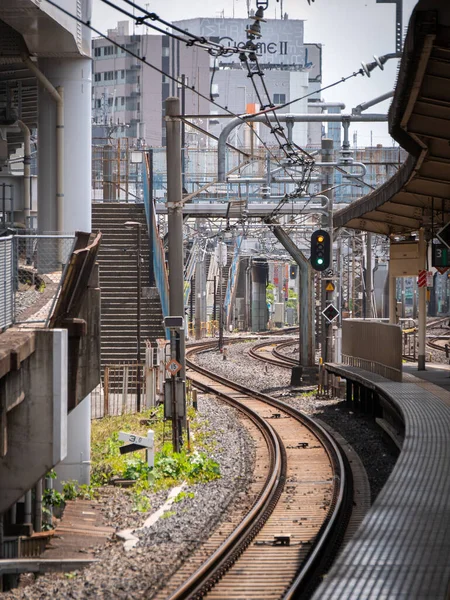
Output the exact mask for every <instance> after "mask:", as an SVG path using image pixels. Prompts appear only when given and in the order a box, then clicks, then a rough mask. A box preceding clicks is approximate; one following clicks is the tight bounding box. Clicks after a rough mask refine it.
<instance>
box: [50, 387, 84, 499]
mask: <svg viewBox="0 0 450 600" xmlns="http://www.w3.org/2000/svg"><path fill="white" fill-rule="evenodd" d="M90 460H91V397H90V395H89V396H87V398H85V399H84V400H83V401H82V402H81V403H80V404H78V406H76V407H75V408H74V409H73V410H72V411H71V412H70V413H69V416H68V419H67V456H66V458H65V459H64V460H63V461H62V462H60V463H59V465H57V466H56V467H55V471H56V474H57V475H58V478H57V480H56V481H55V487H56V488H58V489H59V490H60V489H61V487H62V486H61V482H62V481H69V480H74V481H78V483H79V484H86V485H89V483H90Z"/></svg>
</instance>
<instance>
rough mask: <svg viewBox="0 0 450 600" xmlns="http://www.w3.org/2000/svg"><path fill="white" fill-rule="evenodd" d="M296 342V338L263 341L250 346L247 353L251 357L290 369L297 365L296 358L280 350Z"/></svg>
mask: <svg viewBox="0 0 450 600" xmlns="http://www.w3.org/2000/svg"><path fill="white" fill-rule="evenodd" d="M294 344H298V340H289V341H287V342H263V343H261V344H256V345H255V346H252V347H251V348H250V350H249V354H250V356H251V357H252V358H255V359H256V360H260V361H263V362H266V363H270V364H272V365H276V366H277V367H282V368H284V369H292V367H295V366H297V365H298V360H296V359H295V358H291V357H289V356H286V355H285V354H283V353H282V352H281V350H282V349H284V348H288V347H290V346H293V345H294Z"/></svg>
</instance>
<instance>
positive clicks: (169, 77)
mask: <svg viewBox="0 0 450 600" xmlns="http://www.w3.org/2000/svg"><path fill="white" fill-rule="evenodd" d="M46 2H48V3H49V4H51V5H52V6H54V7H55V8H58V9H59V10H60V11H61V12H63V13H64V14H65V15H66V16H68V17H70V18H72V19H74V20H75V21H76V22H77V23H80V24H81V25H84V26H85V27H87V28H88V29H90V30H91V31H93V32H94V33H96V34H97V35H98V36H99V37H101V38H103V39H105V40H107V41H108V42H110V43H111V44H113V45H114V46H116V47H117V48H120V49H121V50H123V51H124V52H125V53H127V54H129V55H130V56H133V58H135V59H136V60H138V61H140V62H141V63H143V64H145V65H147V66H148V67H150V68H151V69H153V70H155V71H157V72H158V73H160V74H161V75H164V76H165V77H167V78H168V79H171V80H172V81H174V82H175V83H177V85H181V86H182V87H184V88H186V89H188V90H190V91H191V92H193V93H194V94H197V96H199V97H200V98H203V99H204V100H206V101H207V102H209V103H211V104H213V105H214V106H216V107H217V108H219V109H220V110H223V111H225V112H226V113H227V114H229V115H230V116H231V117H235V118H238V119H240V120H241V121H242V123H243V124H244V125H247V127H250V128H251V124H250V123H248V122H247V121H246V119H245V118H243V117H242V116H240V115H237V114H236V113H234V112H232V111H231V110H229V109H228V108H227V107H226V106H222V105H221V104H219V103H218V102H216V101H214V100H211V99H210V98H208V96H206V95H205V94H202V93H201V92H199V91H198V90H196V89H195V86H189V85H187V84H186V83H183V82H182V81H179V80H178V79H177V78H176V77H173V76H172V75H170V74H168V73H165V72H164V71H163V70H162V69H160V68H159V67H157V66H155V65H153V64H152V63H150V62H148V61H147V59H146V57H141V56H139V55H138V54H136V52H133V51H132V50H130V49H129V48H126V47H125V46H124V45H122V44H120V43H119V42H117V41H115V40H113V39H112V38H111V37H109V36H108V35H106V34H104V33H102V32H101V31H99V30H98V29H96V28H95V27H93V26H92V25H91V22H90V21H84V20H83V19H81V18H80V17H77V16H76V15H74V14H73V13H71V12H70V11H68V10H66V9H65V8H63V7H62V6H59V4H57V3H56V2H54V0H46ZM116 8H117V10H118V11H119V12H123V11H122V9H120V8H119V7H116ZM252 131H253V135H254V136H255V137H256V138H257V139H258V140H259V141H260V142H261V145H262V146H263V147H264V148H265V150H266V151H267V152H268V154H269V155H270V156H271V158H272V159H273V160H274V161H275V162H276V163H277V164H278V165H279V166H280V167H281V168H282V169H283V171H284V172H285V174H286V176H288V177H291V179H292V182H293V183H294V184H295V183H296V182H295V179H294V178H293V177H292V174H291V173H290V172H289V171H288V170H287V168H286V166H285V165H283V163H282V162H281V161H280V160H279V158H278V157H277V156H276V155H275V154H274V153H273V152H272V151H271V150H270V148H269V147H268V146H267V144H266V143H265V142H264V140H263V139H262V138H261V137H260V136H259V135H258V134H257V133H256V131H254V130H253V129H252Z"/></svg>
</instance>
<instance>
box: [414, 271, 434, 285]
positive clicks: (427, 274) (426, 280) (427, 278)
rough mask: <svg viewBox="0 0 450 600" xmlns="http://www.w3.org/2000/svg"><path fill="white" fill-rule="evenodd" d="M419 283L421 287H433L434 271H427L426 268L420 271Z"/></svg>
mask: <svg viewBox="0 0 450 600" xmlns="http://www.w3.org/2000/svg"><path fill="white" fill-rule="evenodd" d="M417 285H418V286H419V287H433V272H432V271H425V269H422V270H421V271H419V276H418V278H417Z"/></svg>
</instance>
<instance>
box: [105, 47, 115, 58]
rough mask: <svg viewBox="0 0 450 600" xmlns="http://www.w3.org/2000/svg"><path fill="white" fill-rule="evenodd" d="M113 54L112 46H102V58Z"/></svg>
mask: <svg viewBox="0 0 450 600" xmlns="http://www.w3.org/2000/svg"><path fill="white" fill-rule="evenodd" d="M113 54H114V46H103V56H112V55H113Z"/></svg>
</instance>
